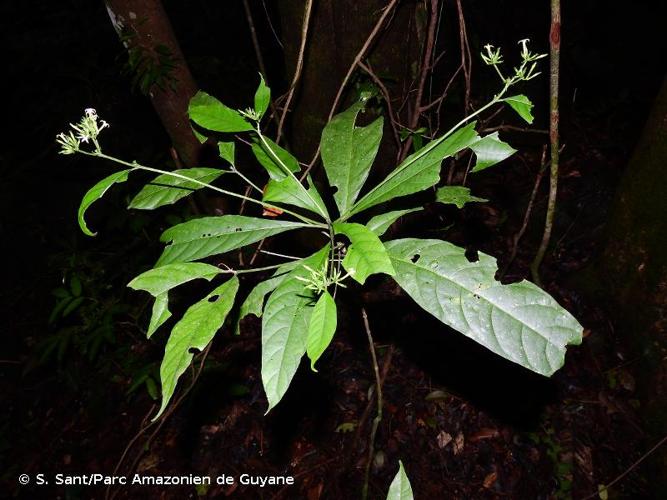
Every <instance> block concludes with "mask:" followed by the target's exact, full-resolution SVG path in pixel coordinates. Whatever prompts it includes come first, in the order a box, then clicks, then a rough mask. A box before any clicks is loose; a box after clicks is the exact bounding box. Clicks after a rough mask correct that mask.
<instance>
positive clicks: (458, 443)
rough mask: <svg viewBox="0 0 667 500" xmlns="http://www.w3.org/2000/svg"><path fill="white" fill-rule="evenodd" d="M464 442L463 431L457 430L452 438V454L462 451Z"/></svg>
mask: <svg viewBox="0 0 667 500" xmlns="http://www.w3.org/2000/svg"><path fill="white" fill-rule="evenodd" d="M464 443H465V439H464V438H463V433H462V432H459V433H458V434H457V435H456V437H455V438H454V455H458V454H459V453H461V452H462V451H463V445H464Z"/></svg>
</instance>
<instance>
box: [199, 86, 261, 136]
mask: <svg viewBox="0 0 667 500" xmlns="http://www.w3.org/2000/svg"><path fill="white" fill-rule="evenodd" d="M188 115H189V116H190V119H191V120H192V121H193V122H195V123H196V124H197V125H199V126H200V127H204V128H206V129H208V130H213V131H214V132H245V131H248V130H252V129H253V128H252V125H251V124H250V123H248V122H247V121H246V120H245V119H244V118H243V117H242V116H241V115H240V113H239V112H238V111H234V110H233V109H231V108H228V107H227V106H225V105H224V104H222V103H221V102H220V101H218V100H217V99H216V98H215V97H213V96H210V95H208V94H207V93H206V92H202V91H201V90H200V91H199V92H197V93H196V94H195V96H194V97H193V98H192V99H190V105H189V106H188Z"/></svg>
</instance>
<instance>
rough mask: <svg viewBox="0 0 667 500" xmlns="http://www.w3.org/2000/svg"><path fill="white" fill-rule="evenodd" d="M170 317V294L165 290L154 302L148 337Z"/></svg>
mask: <svg viewBox="0 0 667 500" xmlns="http://www.w3.org/2000/svg"><path fill="white" fill-rule="evenodd" d="M170 317H171V311H169V296H168V294H167V293H166V292H165V293H163V294H160V295H158V296H157V297H155V302H153V311H152V313H151V320H150V323H149V324H148V331H147V332H146V338H148V339H149V338H151V336H152V335H153V334H154V333H155V331H156V330H157V329H158V328H160V327H161V326H162V325H163V324H164V322H165V321H167V320H168V319H169V318H170Z"/></svg>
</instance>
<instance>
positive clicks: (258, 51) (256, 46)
mask: <svg viewBox="0 0 667 500" xmlns="http://www.w3.org/2000/svg"><path fill="white" fill-rule="evenodd" d="M243 9H244V10H245V17H246V20H247V21H248V26H249V27H250V37H251V38H252V46H253V48H254V49H255V56H256V57H257V65H258V66H259V71H260V72H261V73H262V76H263V77H264V80H266V79H267V78H268V77H267V74H266V66H265V65H264V57H263V56H262V48H261V46H260V44H259V40H258V39H257V30H256V29H255V22H254V21H253V18H252V12H251V11H250V5H249V4H248V0H243ZM269 104H270V105H271V111H272V114H271V116H272V118H273V119H274V121H276V124H277V123H278V120H277V118H276V117H277V116H278V112H277V110H276V105H275V104H274V102H273V101H271V102H270V103H269Z"/></svg>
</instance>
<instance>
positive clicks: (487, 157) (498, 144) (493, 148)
mask: <svg viewBox="0 0 667 500" xmlns="http://www.w3.org/2000/svg"><path fill="white" fill-rule="evenodd" d="M470 149H472V150H473V151H474V152H475V156H477V162H476V163H475V166H474V167H473V168H472V170H471V172H479V171H480V170H484V169H486V168H489V167H491V166H493V165H495V164H496V163H499V162H501V161H503V160H504V159H506V158H509V157H510V156H512V155H513V154H514V153H516V149H514V148H513V147H512V146H510V145H509V144H507V143H506V142H503V141H501V140H500V138H499V137H498V132H494V133H493V134H489V135H487V136H485V137H482V138H481V139H480V140H479V141H477V142H475V143H474V144H471V145H470Z"/></svg>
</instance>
